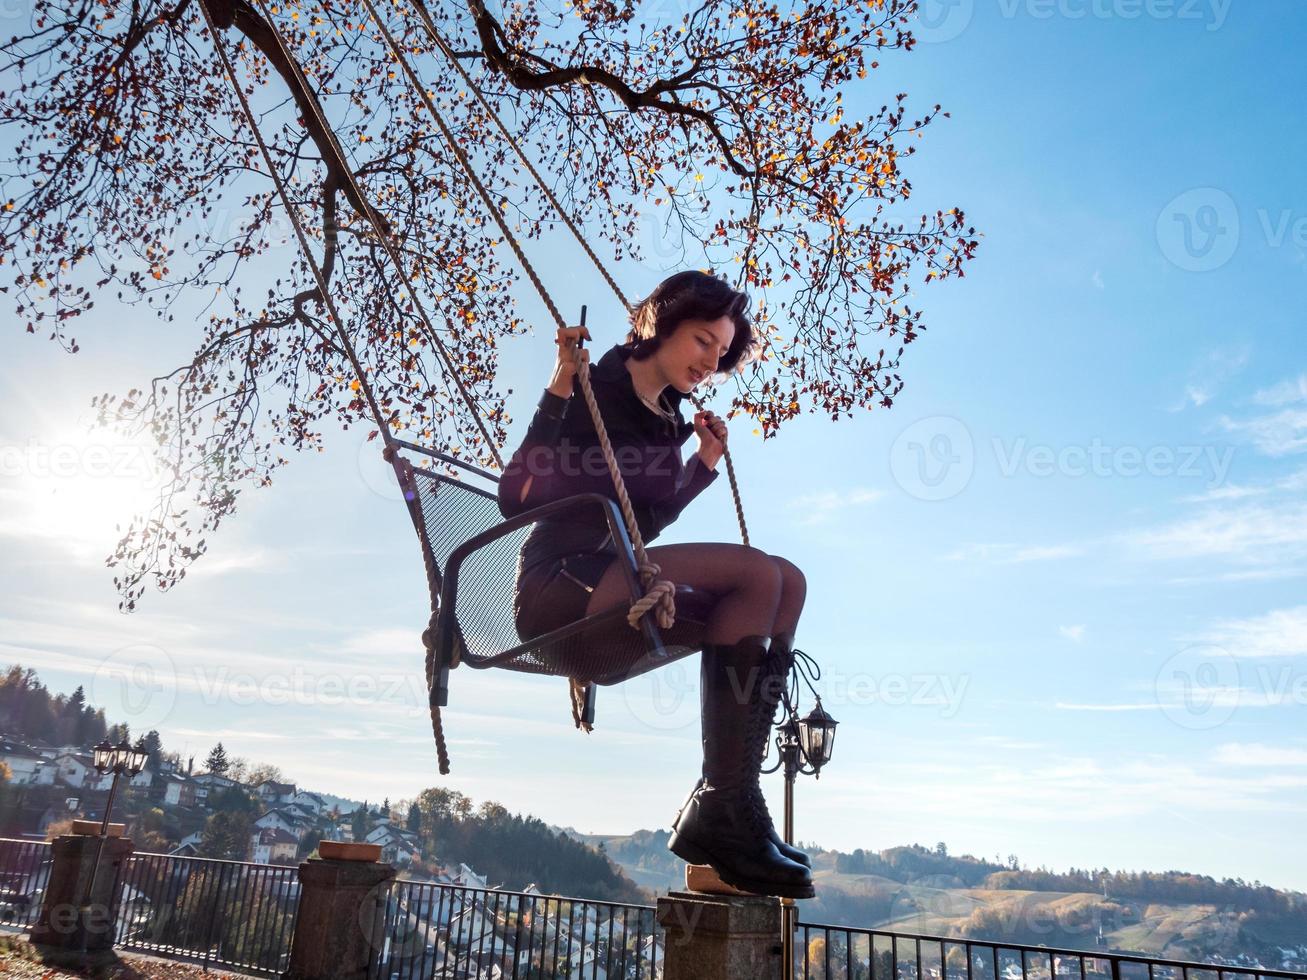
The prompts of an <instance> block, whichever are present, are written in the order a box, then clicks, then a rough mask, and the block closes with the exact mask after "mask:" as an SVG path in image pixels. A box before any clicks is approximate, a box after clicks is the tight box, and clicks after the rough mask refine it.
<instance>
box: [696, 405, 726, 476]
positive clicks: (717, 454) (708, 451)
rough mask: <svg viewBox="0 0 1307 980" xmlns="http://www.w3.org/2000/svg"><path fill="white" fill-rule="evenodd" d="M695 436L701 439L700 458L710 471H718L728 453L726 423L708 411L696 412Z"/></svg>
mask: <svg viewBox="0 0 1307 980" xmlns="http://www.w3.org/2000/svg"><path fill="white" fill-rule="evenodd" d="M694 434H695V435H697V436H698V437H699V449H698V453H699V458H700V459H701V460H703V462H704V465H706V466H707V467H708V469H710V470H712V469H716V468H717V461H718V460H719V459H721V458H722V453H724V452H725V451H726V423H725V422H724V421H723V420H722V418H721V416H719V415H715V414H713V413H712V412H710V411H708V410H707V409H704V410H703V411H700V412H695V413H694Z"/></svg>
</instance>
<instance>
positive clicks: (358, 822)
mask: <svg viewBox="0 0 1307 980" xmlns="http://www.w3.org/2000/svg"><path fill="white" fill-rule="evenodd" d="M349 829H350V833H352V834H353V835H354V839H355V840H356V841H361V840H363V838H365V837H367V836H368V832H369V831H370V830H372V818H371V815H370V814H369V813H368V801H367V800H364V801H363V805H362V806H361V807H359V808H358V809H356V810H355V811H354V812H353V813H352V814H350V818H349Z"/></svg>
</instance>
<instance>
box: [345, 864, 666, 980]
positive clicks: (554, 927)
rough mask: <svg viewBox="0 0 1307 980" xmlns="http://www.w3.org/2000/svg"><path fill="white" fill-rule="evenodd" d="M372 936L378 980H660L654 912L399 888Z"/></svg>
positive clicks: (474, 891) (406, 884)
mask: <svg viewBox="0 0 1307 980" xmlns="http://www.w3.org/2000/svg"><path fill="white" fill-rule="evenodd" d="M387 888H388V892H387V894H386V896H385V900H384V901H383V902H382V903H381V905H380V907H379V909H378V913H377V918H378V921H377V922H375V923H374V924H373V929H372V937H371V943H372V949H373V952H372V959H371V962H370V963H369V965H368V978H369V980H429V978H446V977H449V978H455V977H457V978H459V980H463V978H483V977H485V978H489V977H492V976H495V977H503V978H505V980H507V978H510V977H511V978H514V980H517V978H523V980H530V978H543V977H569V978H583V980H644V978H648V980H655V978H658V977H661V976H662V946H663V934H662V930H661V929H660V928H659V927H658V925H657V923H656V921H655V919H654V908H653V906H651V905H625V904H621V903H617V902H595V901H588V900H585V899H579V898H564V897H559V896H554V895H540V894H535V893H528V892H513V891H502V890H500V889H493V888H466V887H462V886H458V885H446V884H439V883H434V882H419V881H405V880H396V881H392V882H390V884H389V885H388V886H387Z"/></svg>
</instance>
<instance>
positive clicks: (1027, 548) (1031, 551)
mask: <svg viewBox="0 0 1307 980" xmlns="http://www.w3.org/2000/svg"><path fill="white" fill-rule="evenodd" d="M1084 550H1085V549H1084V548H1083V547H1081V546H1079V545H1069V544H1054V545H1023V544H1010V543H1008V544H1004V543H998V542H994V543H989V544H982V543H974V544H968V545H963V546H962V547H961V548H958V549H957V550H956V551H952V552H950V553H949V554H947V555H945V556H944V560H945V561H987V562H992V563H994V564H996V565H1012V564H1019V563H1022V562H1028V561H1050V560H1053V559H1057V558H1074V557H1076V556H1078V555H1081V554H1083V553H1084Z"/></svg>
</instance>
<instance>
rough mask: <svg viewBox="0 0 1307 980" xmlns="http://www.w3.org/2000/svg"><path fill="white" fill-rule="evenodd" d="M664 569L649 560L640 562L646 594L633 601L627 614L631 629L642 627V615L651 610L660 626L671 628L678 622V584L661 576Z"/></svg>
mask: <svg viewBox="0 0 1307 980" xmlns="http://www.w3.org/2000/svg"><path fill="white" fill-rule="evenodd" d="M660 574H662V569H661V568H659V567H658V565H657V564H656V563H655V562H651V561H649V560H647V559H646V560H645V561H642V562H641V563H640V581H641V582H643V583H644V595H643V596H642V597H641V598H639V599H636V600H635V602H633V603H631V608H630V610H629V611H628V612H627V614H626V621H627V622H628V623H629V624H630V625H631V629H636V630H638V629H639V628H640V617H642V616H643V615H644V614H645V613H647V612H649V611H650V610H652V611H653V613H654V615H655V616H656V617H657V619H658V628H659V629H664V630H669V629H671V628H672V627H673V626H674V625H675V624H676V585H675V583H673V582H670V581H668V580H667V579H665V578H659V577H658V576H659V575H660Z"/></svg>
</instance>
